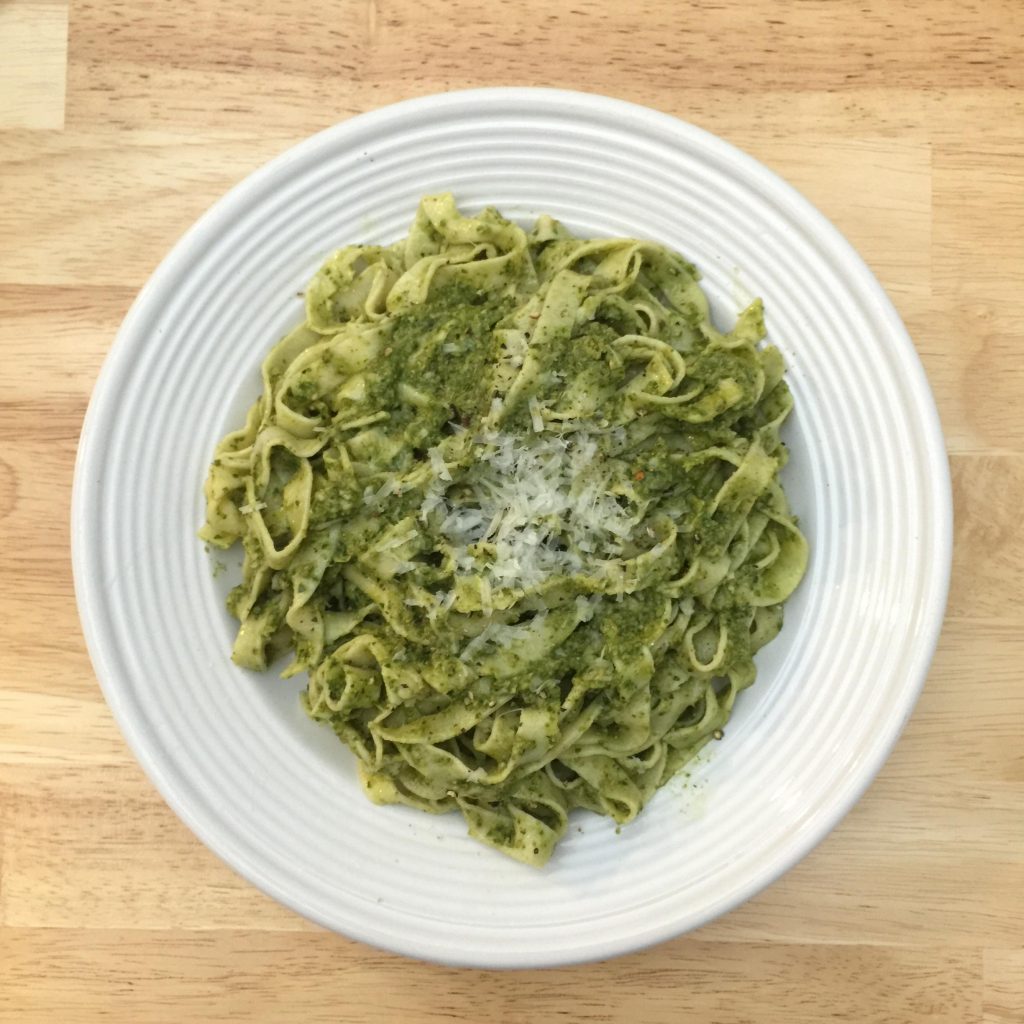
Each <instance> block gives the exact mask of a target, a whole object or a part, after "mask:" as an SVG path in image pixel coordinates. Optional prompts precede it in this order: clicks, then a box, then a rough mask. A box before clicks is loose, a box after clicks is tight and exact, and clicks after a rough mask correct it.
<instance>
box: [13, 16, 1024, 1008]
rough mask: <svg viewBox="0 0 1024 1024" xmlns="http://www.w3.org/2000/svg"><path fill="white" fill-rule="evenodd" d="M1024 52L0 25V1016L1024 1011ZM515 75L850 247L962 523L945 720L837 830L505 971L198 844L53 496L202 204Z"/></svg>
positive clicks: (829, 35)
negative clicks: (710, 164) (306, 144)
mask: <svg viewBox="0 0 1024 1024" xmlns="http://www.w3.org/2000/svg"><path fill="white" fill-rule="evenodd" d="M1022 39H1024V4H1022V3H1021V0H901V2H898V3H897V2H888V0H858V2H855V3H853V2H851V3H847V2H838V0H837V2H832V0H817V2H812V0H800V2H793V3H785V2H781V0H719V2H716V3H707V4H697V3H693V4H691V3H684V2H682V0H632V2H630V3H617V2H616V3H613V2H611V0H575V2H573V3H559V2H557V0H518V2H516V0H358V2H357V0H305V2H303V3H293V2H291V0H264V2H246V3H242V2H239V0H176V2H171V3H152V2H147V0H91V2H86V0H73V2H72V3H70V4H68V3H67V2H66V0H0V577H2V580H3V588H2V591H0V640H2V657H0V665H2V668H0V1020H2V1021H3V1022H4V1024H8V1022H10V1024H34V1022H39V1021H47V1022H49V1021H53V1022H61V1024H63V1022H72V1024H74V1022H79V1021H82V1022H89V1021H124V1022H130V1024H147V1022H187V1024H191V1022H207V1021H294V1022H303V1024H308V1022H317V1021H331V1022H368V1024H377V1022H388V1024H392V1022H394V1024H398V1022H403V1024H404V1022H419V1021H424V1022H432V1021H467V1022H474V1024H476V1022H496V1024H504V1022H510V1024H533V1022H548V1021H551V1022H555V1021H557V1022H567V1024H568V1022H594V1024H597V1022H602V1024H603V1022H613V1021H614V1022H618V1021H623V1022H638V1024H640V1022H643V1024H660V1022H665V1024H676V1022H686V1021H703V1022H708V1024H730V1022H753V1024H774V1022H778V1024H801V1022H815V1024H816V1022H821V1021H833V1020H837V1021H851V1022H856V1024H869V1022H876V1021H878V1022H881V1021H886V1022H894V1024H916V1022H924V1021H929V1022H946V1021H948V1022H957V1024H961V1022H982V1021H984V1022H986V1024H1009V1022H1011V1021H1024V600H1022V598H1024V528H1022V526H1021V520H1022V518H1024V92H1022V87H1024V44H1022ZM512 84H515V85H549V86H562V87H569V88H578V89H584V90H589V91H592V92H600V93H606V94H609V95H612V96H618V97H621V98H624V99H629V100H634V101H636V102H639V103H643V104H647V105H649V106H652V107H656V108H658V109H660V110H664V111H668V112H670V113H672V114H675V115H678V116H679V117H681V118H684V119H686V120H689V121H692V122H694V123H696V124H698V125H701V126H702V127H704V128H707V129H709V130H711V131H712V132H715V133H717V134H719V135H721V136H723V137H724V138H726V139H728V140H729V141H731V142H733V143H736V144H737V145H739V146H741V147H742V148H744V149H746V150H747V151H748V152H750V153H752V154H753V155H754V156H756V157H757V158H759V159H760V160H762V161H764V162H765V163H767V164H768V165H769V166H770V167H772V168H774V169H775V170H777V171H778V172H779V173H780V174H782V175H783V176H784V177H786V178H787V179H789V181H791V182H792V183H794V184H795V185H796V186H797V187H798V188H800V189H801V190H802V191H803V192H804V193H805V194H806V195H807V196H808V197H809V198H810V199H811V200H812V201H813V202H814V203H815V204H817V206H818V207H819V208H820V209H821V210H823V211H824V212H825V214H826V215H827V216H828V217H830V218H831V219H832V220H833V221H834V222H835V223H836V224H837V225H838V226H839V228H840V229H841V230H842V231H844V232H845V233H846V235H847V236H848V237H849V238H850V239H851V241H852V242H853V243H854V245H855V246H856V247H857V248H858V249H859V250H860V252H861V253H862V254H863V256H864V258H865V259H866V260H867V262H868V263H869V264H870V266H871V267H872V268H873V269H874V271H875V273H876V274H877V275H878V277H879V278H880V279H881V281H882V283H883V284H884V285H885V287H886V288H887V289H888V292H889V294H890V295H891V296H892V298H893V301H894V302H895V304H896V306H897V308H898V309H899V311H900V313H901V314H902V316H903V318H904V320H905V322H906V324H907V326H908V328H909V330H910V333H911V335H912V336H913V339H914V342H915V344H916V346H917V350H918V352H919V353H920V356H921V359H922V360H923V362H924V365H925V367H926V369H927V372H928V376H929V378H930V380H931V384H932V387H933V389H934V391H935V395H936V399H937V401H938V406H939V411H940V413H941V416H942V422H943V426H944V429H945V434H946V439H947V442H948V447H949V456H950V462H951V466H952V473H953V481H954V489H955V500H956V531H955V553H954V560H953V577H952V588H951V591H950V598H949V606H948V613H947V617H946V622H945V626H944V629H943V633H942V638H941V641H940V643H939V648H938V653H937V655H936V658H935V662H934V665H933V668H932V671H931V673H930V675H929V677H928V681H927V684H926V686H925V689H924V693H923V695H922V697H921V701H920V703H919V705H918V707H917V710H916V711H915V713H914V716H913V718H912V720H911V722H910V724H909V727H908V728H907V730H906V732H905V734H904V736H903V738H902V739H901V741H900V742H899V744H898V746H897V747H896V750H895V752H894V753H893V755H892V757H891V758H890V760H889V761H888V763H887V764H886V765H885V767H884V768H883V770H882V772H881V774H880V776H879V777H878V779H877V781H876V782H875V783H874V784H873V786H872V787H871V788H870V789H869V791H868V792H867V794H866V796H865V797H864V798H863V800H862V801H861V802H860V803H859V804H858V805H857V807H856V808H855V809H854V810H853V812H852V813H851V814H850V815H849V816H848V817H847V818H846V820H845V821H843V823H842V824H841V825H840V826H839V827H838V828H837V829H836V831H835V832H834V833H833V834H832V835H830V836H829V837H828V838H827V839H826V840H825V841H824V842H823V843H822V844H821V845H820V846H819V847H818V848H817V849H816V850H815V851H814V852H813V853H812V854H811V855H810V856H808V857H807V858H806V860H804V861H803V862H802V863H801V864H800V865H799V866H797V867H796V868H794V869H793V870H792V871H790V872H789V874H787V875H786V876H785V877H784V878H782V879H781V880H780V881H779V882H777V883H776V884H775V885H773V886H771V887H770V888H769V889H768V890H767V891H765V892H763V893H762V894H761V895H760V896H758V897H756V898H755V899H753V900H751V901H750V902H749V903H747V904H746V905H744V906H743V907H741V908H739V909H738V910H736V911H734V912H733V913H731V914H729V915H727V916H726V917H724V918H722V919H721V920H718V921H715V922H714V923H713V924H710V925H708V926H706V927H705V928H702V929H701V930H700V931H698V932H696V933H694V934H691V935H687V936H684V937H681V938H678V939H676V940H674V941H671V942H666V943H664V944H663V945H661V946H658V947H656V948H654V949H649V950H646V951H644V952H640V953H636V954H634V955H631V956H625V957H622V958H621V959H618V960H614V961H612V962H609V963H605V964H600V965H588V966H581V967H572V968H564V969H558V970H549V971H540V970H538V971H525V972H507V973H503V972H497V971H496V972H490V971H478V970H459V969H450V968H442V967H437V966H433V965H430V964H425V963H419V962H414V961H411V960H406V959H403V958H401V957H399V956H395V955H392V954H389V953H384V952H381V951H379V950H376V949H371V948H369V947H367V946H364V945H361V944H360V943H357V942H353V941H350V940H348V939H345V938H342V937H340V936H337V935H334V934H331V933H329V932H326V931H323V930H322V929H320V928H318V927H316V926H314V925H312V924H310V923H308V922H306V921H305V920H303V919H302V918H300V917H298V916H296V915H295V914H293V913H292V912H291V911H289V910H287V909H285V908H284V907H282V906H280V905H278V904H277V903H275V902H274V901H273V900H271V899H269V898H268V897H266V896H264V895H263V894H262V893H261V892H259V891H258V890H257V889H255V888H254V887H253V886H252V885H250V884H248V883H247V882H245V881H243V880H242V879H241V878H240V877H238V876H237V875H236V874H235V873H234V872H233V871H232V870H231V869H230V868H228V867H226V866H225V865H224V864H223V863H221V862H220V861H219V860H218V859H217V858H216V857H215V856H214V855H213V854H212V853H210V852H209V851H208V850H207V849H206V848H205V847H204V846H203V845H202V844H201V843H200V842H199V841H198V840H197V839H196V838H195V837H194V836H193V835H192V834H191V833H190V832H189V831H188V829H186V828H185V826H184V825H183V824H182V823H181V822H180V821H179V820H178V819H177V818H176V817H175V816H174V814H173V813H172V812H171V811H170V810H169V809H168V808H167V807H166V806H165V804H164V803H163V801H162V800H161V798H160V797H159V796H158V795H157V793H156V791H155V790H154V788H153V787H152V786H151V785H150V783H149V782H148V781H147V779H146V778H145V777H144V775H143V773H142V771H141V770H140V768H139V767H138V766H137V764H136V763H135V760H134V759H133V757H132V755H131V753H130V752H129V750H128V748H127V746H126V745H125V743H124V741H123V740H122V738H121V735H120V733H119V732H118V729H117V727H116V725H115V724H114V721H113V718H112V717H111V715H110V712H109V711H108V710H107V706H106V704H105V703H104V701H103V697H102V695H101V693H100V689H99V686H98V684H97V682H96V678H95V676H94V674H93V671H92V668H91V665H90V663H89V658H88V655H87V653H86V649H85V645H84V642H83V639H82V634H81V631H80V628H79V624H78V616H77V613H76V610H75V603H74V594H73V590H72V578H71V565H70V560H69V540H68V535H69V512H68V506H69V500H70V494H71V478H72V467H73V463H74V459H75V449H76V444H77V440H78V434H79V430H80V427H81V423H82V417H83V414H84V413H85V408H86V403H87V401H88V398H89V393H90V391H91V389H92V386H93V382H94V381H95V379H96V374H97V372H98V371H99V368H100V364H101V363H102V361H103V358H104V356H105V355H106V353H107V351H108V349H109V348H110V345H111V342H112V340H113V337H114V334H115V332H116V330H117V327H118V324H119V322H120V321H121V318H122V317H123V316H124V314H125V312H126V310H127V309H128V306H129V304H130V303H131V301H132V298H133V297H134V295H135V293H136V291H137V290H138V289H139V287H140V286H141V285H142V283H143V282H144V281H145V280H146V278H147V277H148V276H149V274H150V273H151V272H152V271H153V269H154V267H155V266H156V265H157V263H158V262H159V260H160V259H161V258H162V257H163V255H164V254H165V253H166V252H167V250H168V249H169V248H170V246H171V245H172V244H173V243H174V242H175V241H176V240H177V238H178V237H179V236H180V235H181V234H182V232H183V231H184V230H185V229H186V228H187V227H188V226H189V225H190V224H191V223H192V222H193V221H194V220H195V218H196V217H198V216H199V215H200V214H201V213H202V212H203V211H204V210H205V209H206V208H207V207H208V206H209V205H210V203H212V202H213V201H214V200H215V199H217V198H218V197H219V196H221V195H222V194H223V193H224V192H225V191H226V190H227V189H228V188H230V187H231V186H232V185H234V184H235V183H236V182H238V181H239V180H240V179H241V178H243V177H244V176H245V175H246V174H248V173H249V172H250V171H252V170H253V169H254V168H256V167H258V166H259V165H260V164H262V163H263V162H264V161H266V160H267V159H269V158H270V157H272V156H274V155H275V154H277V153H279V152H281V151H282V150H283V149H285V148H286V147H287V146H290V145H291V144H292V143H294V142H297V141H298V140H300V139H302V138H304V137H305V136H307V135H309V134H311V133H312V132H316V131H318V130H319V129H322V128H325V127H327V126H328V125H331V124H334V123H336V122H338V121H342V120H344V119H346V118H348V117H351V116H352V115H354V114H358V113H360V112H362V111H366V110H370V109H372V108H375V107H378V106H380V105H382V104H386V103H391V102H393V101H395V100H400V99H404V98H406V97H411V96H417V95H422V94H425V93H432V92H437V91H442V90H450V89H459V88H465V87H470V86H485V85H512ZM818 682H819V684H820V685H822V686H827V685H828V680H827V679H822V680H819V681H818Z"/></svg>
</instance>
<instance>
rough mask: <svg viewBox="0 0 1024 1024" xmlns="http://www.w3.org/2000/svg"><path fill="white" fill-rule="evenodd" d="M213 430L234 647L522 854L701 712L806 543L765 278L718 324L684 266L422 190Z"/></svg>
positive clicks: (742, 665) (653, 761)
mask: <svg viewBox="0 0 1024 1024" xmlns="http://www.w3.org/2000/svg"><path fill="white" fill-rule="evenodd" d="M305 300H306V319H305V322H304V323H303V324H302V325H301V326H299V327H298V328H296V329H295V330H294V331H292V332H291V333H290V334H289V335H287V336H286V337H285V338H284V339H283V340H281V341H280V342H279V343H278V344H277V345H276V347H275V348H274V349H273V350H272V351H271V352H270V354H269V355H268V356H267V358H266V360H265V362H264V364H263V368H262V392H261V394H260V396H259V398H258V399H257V400H256V402H255V404H254V405H253V406H252V408H251V410H250V411H249V414H248V417H247V419H246V422H245V425H244V426H243V427H242V428H241V429H239V430H237V431H235V432H233V433H230V434H228V435H227V436H226V437H225V438H224V439H223V441H222V442H221V443H220V445H219V446H218V448H217V450H216V453H215V457H214V460H213V464H212V466H211V467H210V470H209V474H208V477H207V480H206V485H205V496H206V503H207V521H206V524H205V526H204V527H203V529H202V530H201V533H200V536H201V537H202V538H203V539H204V540H205V541H207V542H208V543H210V544H212V545H215V546H218V547H224V548H226V547H229V546H231V545H233V544H235V543H238V542H240V543H241V545H242V546H243V550H244V564H243V570H242V579H241V582H240V583H239V585H238V586H237V587H235V589H234V590H233V591H232V592H231V595H230V597H229V601H228V605H229V609H230V611H231V612H232V614H233V615H234V616H235V617H236V618H237V619H238V621H239V623H240V625H239V628H238V633H237V638H236V640H235V643H234V649H233V652H232V657H233V659H234V661H235V662H236V663H237V664H238V665H240V666H243V667H244V668H247V669H253V670H257V671H261V670H265V669H266V668H267V667H268V665H269V664H270V663H271V662H272V661H274V660H275V659H277V658H278V657H280V656H282V655H284V654H285V653H286V652H288V653H290V655H291V660H290V662H289V663H288V664H287V667H286V668H285V669H284V675H285V676H291V675H295V674H297V673H307V674H308V680H309V681H308V686H307V688H306V691H305V693H304V695H303V701H304V703H305V707H306V709H307V711H308V713H309V714H310V715H311V716H312V717H313V718H314V719H316V720H318V721H321V722H323V723H325V724H326V725H328V726H329V727H330V728H331V729H333V730H334V732H335V733H336V734H337V736H338V737H339V738H340V739H341V740H342V741H343V742H344V743H345V744H346V745H347V746H348V747H349V749H350V750H351V751H352V752H353V753H354V754H355V756H356V758H357V760H358V764H359V772H360V778H361V781H362V784H363V786H364V788H365V791H366V793H367V795H368V796H369V797H370V798H371V799H372V800H374V801H377V802H379V803H401V804H407V805H409V806H412V807H415V808H419V809H421V810H424V811H430V812H447V811H453V810H457V811H459V812H461V814H462V815H463V816H464V817H465V820H466V823H467V827H468V830H469V833H470V834H471V835H472V836H474V837H475V838H477V839H480V840H482V841H483V842H485V843H488V844H490V845H492V846H494V847H497V848H498V849H500V850H501V851H503V852H504V853H507V854H509V855H511V856H512V857H515V858H517V859H518V860H521V861H524V862H527V863H530V864H535V865H540V864H543V863H544V862H545V861H546V860H547V859H548V858H549V857H550V855H551V853H552V851H553V849H554V847H555V845H556V844H557V842H558V840H559V839H560V838H561V837H562V836H563V834H564V833H565V831H566V828H567V820H568V814H569V812H570V811H571V810H572V809H574V808H585V809H588V810H590V811H594V812H597V813H599V814H603V815H608V816H610V817H611V818H613V819H614V820H615V821H616V822H618V823H620V824H622V823H626V822H629V821H630V820H632V819H633V818H634V817H635V816H636V815H637V814H638V813H639V811H640V810H641V809H642V808H643V806H644V804H645V803H646V802H647V801H648V800H649V799H650V798H651V796H652V794H653V793H654V792H655V791H656V790H657V789H658V788H659V787H660V786H662V785H663V784H664V783H665V782H667V781H668V780H669V779H670V778H672V776H673V775H674V774H675V773H676V772H677V771H678V770H679V768H680V767H681V766H682V765H683V764H685V763H686V762H687V761H688V760H689V759H690V758H692V757H693V756H694V754H695V753H696V752H697V751H699V750H700V749H701V748H702V747H703V746H704V745H705V744H706V743H707V742H708V741H709V740H711V739H712V738H720V737H721V736H722V729H723V727H724V725H725V724H726V722H727V721H728V719H729V716H730V713H731V711H732V708H733V704H734V702H735V700H736V699H737V695H738V694H739V693H740V691H742V690H743V689H744V688H745V687H747V686H749V685H750V684H751V683H753V682H754V678H755V674H756V670H755V665H754V654H755V652H756V651H757V650H758V649H759V648H760V647H762V646H763V645H764V644H766V643H768V642H769V641H770V640H771V639H772V638H773V637H775V635H776V634H777V633H778V631H779V629H780V627H781V625H782V611H783V602H784V601H785V600H786V598H787V597H788V596H789V595H790V594H791V593H792V591H793V590H794V588H795V587H796V586H797V584H798V583H799V581H800V579H801V577H802V575H803V573H804V570H805V566H806V563H807V544H806V542H805V540H804V537H803V535H802V534H801V533H800V530H799V529H798V526H797V523H796V521H795V519H794V517H793V516H792V514H791V513H790V510H789V507H788V504H787V501H786V497H785V495H784V493H783V490H782V488H781V486H780V483H779V471H780V469H781V467H782V466H783V465H784V464H785V462H786V459H787V451H786V448H785V446H784V445H783V443H782V442H781V441H780V437H779V430H780V427H781V425H782V423H783V421H784V420H785V419H786V417H787V415H788V413H789V412H790V409H791V407H792V399H791V396H790V392H789V389H788V387H787V385H786V382H785V380H784V379H783V373H784V365H783V359H782V356H781V355H780V353H779V351H778V349H776V348H774V347H772V346H771V345H767V346H765V345H761V344H759V343H761V342H762V340H763V338H764V336H765V327H764V319H763V310H762V306H761V303H760V302H759V301H755V302H754V303H753V304H751V305H750V306H749V308H747V309H746V310H744V311H743V312H742V313H741V314H740V316H739V318H738V320H737V322H736V324H735V326H734V327H733V328H732V330H730V331H728V332H720V331H719V330H717V329H716V328H715V326H714V325H713V323H712V320H711V316H710V313H709V308H708V302H707V299H706V296H705V294H704V292H703V291H702V290H701V288H700V285H699V283H698V274H697V271H696V269H695V267H694V266H692V265H691V264H690V263H688V262H687V261H686V260H685V259H684V258H683V257H681V256H680V255H678V254H677V253H675V252H672V251H670V250H669V249H667V248H665V247H663V246H660V245H656V244H653V243H651V242H645V241H638V240H634V239H623V238H614V239H608V238H603V239H581V238H575V237H573V236H572V235H571V234H570V233H569V232H568V231H567V230H566V229H565V228H564V227H563V226H562V225H561V224H559V223H558V222H557V221H555V220H553V219H551V218H550V217H541V218H540V219H539V220H538V221H537V222H536V224H535V225H534V226H533V227H532V229H530V230H529V231H526V230H524V229H523V228H521V227H519V226H518V225H517V224H515V223H513V222H511V221H510V220H508V219H506V218H504V217H503V216H501V215H500V214H499V213H498V212H497V211H495V210H493V209H485V210H483V211H482V212H481V213H479V214H478V215H476V216H473V217H467V216H463V215H461V214H460V213H459V211H458V209H457V208H456V206H455V203H454V200H453V198H452V197H451V196H450V195H447V194H445V195H435V196H427V197H425V198H424V199H423V200H422V201H421V203H420V205H419V209H418V211H417V213H416V216H415V219H414V221H413V223H412V225H411V228H410V230H409V234H408V237H406V238H405V239H403V240H402V241H400V242H398V243H396V244H394V245H390V246H386V247H382V246H373V245H353V246H348V247H346V248H342V249H340V250H338V251H337V252H335V253H334V254H333V255H331V256H330V257H329V258H328V259H327V261H326V262H325V263H324V264H323V266H322V267H321V268H320V270H319V271H318V272H317V273H316V275H315V276H314V277H313V279H312V281H311V282H310V284H309V286H308V288H307V290H306V293H305Z"/></svg>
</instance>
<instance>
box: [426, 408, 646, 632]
mask: <svg viewBox="0 0 1024 1024" xmlns="http://www.w3.org/2000/svg"><path fill="white" fill-rule="evenodd" d="M535 411H536V413H537V416H538V418H539V416H540V411H539V408H538V409H536V410H535ZM475 441H476V443H477V445H478V447H477V448H476V451H477V463H476V465H475V466H473V467H472V468H471V469H470V470H469V472H467V473H466V474H464V475H463V476H462V478H461V479H460V488H459V490H458V492H457V498H455V500H453V499H452V496H450V495H449V494H448V493H447V491H446V489H445V488H444V484H443V482H441V481H442V480H443V478H442V477H441V474H440V467H439V466H436V465H435V460H434V459H433V457H431V465H432V467H433V468H434V471H435V480H434V481H433V482H432V484H431V486H430V487H428V489H427V496H426V497H425V498H424V501H423V504H422V505H421V507H420V515H421V518H423V519H426V517H427V516H428V515H430V514H432V513H433V514H435V515H436V521H437V522H438V529H439V531H440V533H441V535H442V536H443V537H444V538H445V540H447V541H448V543H449V544H450V545H451V548H452V556H453V562H454V566H455V573H456V578H458V577H459V576H460V575H463V574H466V575H469V574H472V575H473V576H476V577H477V578H478V579H479V580H480V597H481V604H482V605H483V609H482V610H483V611H484V614H490V611H491V606H492V602H493V600H494V596H493V591H494V590H496V589H523V590H527V589H530V588H533V587H536V586H538V585H540V584H541V583H543V582H544V581H545V580H546V579H548V578H550V577H551V576H553V575H566V574H569V573H576V572H580V571H582V570H583V569H584V565H585V557H584V556H590V557H593V556H595V555H599V556H600V557H615V556H616V555H620V554H621V553H622V550H623V548H622V544H623V542H624V541H627V540H628V539H629V538H630V537H631V535H632V532H633V530H634V528H635V527H636V525H637V524H638V522H639V521H640V519H641V513H640V511H639V510H634V513H633V514H631V513H630V512H629V511H627V510H626V509H623V508H622V507H620V505H619V503H618V502H617V501H616V500H615V496H614V494H612V493H611V492H610V491H609V481H608V478H607V473H606V472H605V471H604V470H603V468H602V462H601V460H600V458H599V453H598V447H597V442H596V441H595V440H594V439H593V438H592V437H591V436H590V435H589V434H587V433H585V432H582V431H581V432H577V433H572V434H566V435H562V436H555V435H546V436H544V437H537V436H536V435H534V436H532V437H525V438H524V437H515V436H513V435H511V434H506V433H503V432H500V431H494V430H491V431H485V432H484V433H483V434H481V435H480V437H478V438H476V439H475ZM442 461H443V460H442ZM445 469H446V470H447V466H445ZM449 475H450V474H449ZM453 593H454V592H453Z"/></svg>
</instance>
